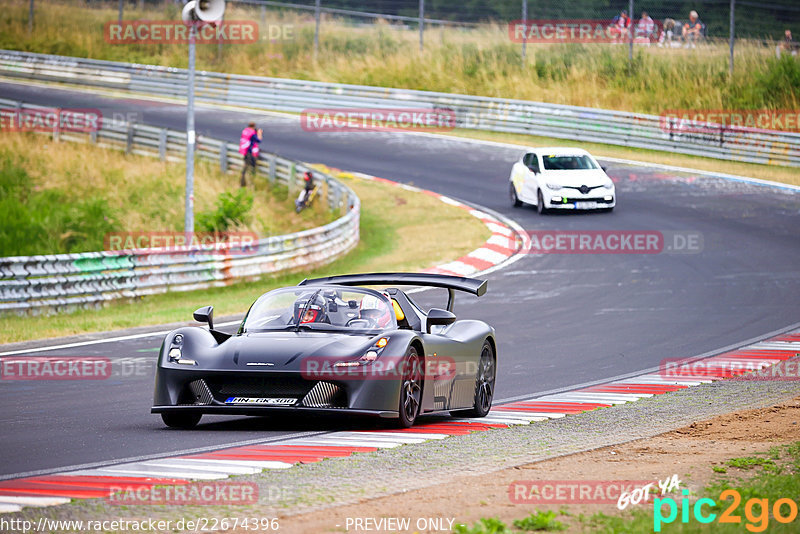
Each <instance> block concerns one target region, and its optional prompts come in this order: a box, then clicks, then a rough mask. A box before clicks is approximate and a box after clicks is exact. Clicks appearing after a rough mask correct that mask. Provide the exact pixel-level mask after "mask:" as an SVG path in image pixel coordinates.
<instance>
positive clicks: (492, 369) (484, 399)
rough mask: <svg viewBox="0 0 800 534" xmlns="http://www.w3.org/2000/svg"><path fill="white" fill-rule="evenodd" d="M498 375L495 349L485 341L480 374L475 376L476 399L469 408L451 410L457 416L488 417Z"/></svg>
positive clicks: (479, 368) (451, 413)
mask: <svg viewBox="0 0 800 534" xmlns="http://www.w3.org/2000/svg"><path fill="white" fill-rule="evenodd" d="M496 377H497V361H496V359H495V357H494V350H492V345H491V344H490V343H489V342H488V341H484V342H483V348H482V349H481V357H480V360H478V374H477V375H476V376H475V400H474V405H473V406H472V408H471V409H469V410H459V411H455V412H450V415H454V416H456V417H486V414H488V413H489V410H491V409H492V400H493V399H494V381H495V378H496Z"/></svg>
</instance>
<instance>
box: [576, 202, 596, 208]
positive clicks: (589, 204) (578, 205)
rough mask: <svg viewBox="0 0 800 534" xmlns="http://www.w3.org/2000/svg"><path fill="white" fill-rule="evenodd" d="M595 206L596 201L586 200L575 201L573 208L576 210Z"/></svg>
mask: <svg viewBox="0 0 800 534" xmlns="http://www.w3.org/2000/svg"><path fill="white" fill-rule="evenodd" d="M595 208H597V202H595V201H586V202H576V203H575V209H576V210H593V209H595Z"/></svg>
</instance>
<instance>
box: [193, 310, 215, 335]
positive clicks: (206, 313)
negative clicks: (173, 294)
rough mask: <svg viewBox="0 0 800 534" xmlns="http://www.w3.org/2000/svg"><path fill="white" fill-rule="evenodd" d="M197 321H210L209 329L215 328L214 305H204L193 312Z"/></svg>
mask: <svg viewBox="0 0 800 534" xmlns="http://www.w3.org/2000/svg"><path fill="white" fill-rule="evenodd" d="M192 317H194V320H195V321H198V322H200V323H208V329H209V330H214V306H203V307H202V308H199V309H198V310H197V311H195V312H194V313H193V314H192Z"/></svg>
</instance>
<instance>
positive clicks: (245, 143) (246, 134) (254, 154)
mask: <svg viewBox="0 0 800 534" xmlns="http://www.w3.org/2000/svg"><path fill="white" fill-rule="evenodd" d="M262 134H263V130H262V129H261V128H259V129H258V130H256V123H255V122H251V123H250V124H248V125H247V128H245V129H244V130H242V137H241V138H240V139H239V154H241V155H242V156H244V167H242V178H241V180H239V185H241V186H242V187H245V186H246V185H247V181H246V180H245V174H247V169H248V167H252V168H253V175H254V176H255V174H256V162H257V161H258V152H259V150H260V148H259V145H260V144H261V135H262Z"/></svg>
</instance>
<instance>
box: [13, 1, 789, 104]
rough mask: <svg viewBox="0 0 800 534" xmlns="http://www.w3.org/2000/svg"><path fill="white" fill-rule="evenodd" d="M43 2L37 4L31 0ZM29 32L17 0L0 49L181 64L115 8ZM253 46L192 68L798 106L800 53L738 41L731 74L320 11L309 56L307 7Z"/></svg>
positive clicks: (500, 29)
mask: <svg viewBox="0 0 800 534" xmlns="http://www.w3.org/2000/svg"><path fill="white" fill-rule="evenodd" d="M37 5H39V6H42V4H37ZM46 5H47V7H46V9H45V8H44V7H40V8H39V9H37V13H36V31H35V32H33V34H32V35H28V33H27V2H22V1H21V0H14V1H13V2H12V3H10V4H7V6H6V9H5V10H4V11H3V12H2V14H0V47H3V48H13V49H21V50H28V51H35V52H46V53H53V54H64V55H73V56H79V57H91V58H98V59H109V60H119V61H134V62H143V63H157V64H162V65H170V66H176V67H185V66H186V63H187V54H186V46H185V45H168V44H139V45H113V44H108V43H106V42H105V41H104V37H103V25H104V23H105V22H107V21H113V20H116V17H117V11H116V9H115V8H113V7H101V8H92V9H90V8H87V7H75V6H74V5H70V6H67V5H62V4H53V3H51V2H48V3H47V4H46ZM266 13H267V16H266V20H265V22H266V26H263V25H262V28H261V40H260V41H259V42H258V43H255V44H247V45H233V44H231V45H225V46H223V48H222V51H221V53H220V51H219V49H218V47H217V45H214V44H212V45H209V44H206V45H199V46H198V67H199V68H202V69H208V70H217V71H225V72H235V73H241V74H255V75H265V76H278V77H288V78H300V79H314V80H323V81H332V82H343V83H355V84H366V85H379V86H390V87H404V88H412V89H423V90H432V91H443V92H456V93H467V94H478V95H486V96H496V97H503V98H520V99H526V100H538V101H547V102H554V103H561V104H574V105H581V106H591V107H602V108H609V109H621V110H631V111H640V112H648V113H655V114H657V113H659V112H661V111H663V110H664V109H676V108H703V109H720V108H723V109H761V108H771V109H796V108H798V107H800V106H798V105H799V104H800V61H798V60H797V59H793V58H791V57H786V55H784V57H783V58H782V59H780V60H778V59H777V58H775V56H774V50H773V48H771V47H769V46H762V45H761V44H755V43H752V42H745V41H740V42H738V43H737V52H736V70H735V73H734V76H733V78H732V79H729V76H728V59H727V58H728V50H727V46H725V45H724V44H709V45H704V46H699V47H698V48H696V49H691V50H684V49H661V48H657V47H649V48H644V47H639V48H637V50H636V52H635V57H634V61H633V64H632V65H631V64H629V62H628V59H627V47H625V46H619V45H580V44H572V45H528V58H527V61H526V63H525V65H524V66H523V64H522V59H521V55H520V45H518V44H514V43H511V42H510V41H509V39H508V37H507V31H506V27H505V26H504V25H502V24H495V25H484V26H481V27H479V28H476V29H468V30H464V29H453V28H447V29H441V28H436V29H431V30H428V31H426V34H425V51H424V52H423V53H420V52H419V50H418V41H417V39H418V36H417V34H416V32H412V31H404V30H398V29H396V28H395V27H393V26H391V25H390V24H387V23H385V22H378V23H377V24H374V25H370V26H365V27H364V26H358V27H355V26H351V25H348V24H346V23H345V22H344V21H341V20H337V19H335V18H331V17H325V18H324V20H323V23H322V31H321V37H320V43H321V44H320V51H319V55H318V58H317V60H316V61H314V59H313V54H312V47H313V32H314V26H313V19H312V17H311V16H310V15H308V14H302V15H299V14H293V13H289V12H279V11H272V10H270V11H267V12H266ZM177 17H178V10H177V7H176V6H175V5H174V4H172V3H169V4H166V6H165V7H159V8H156V7H153V8H148V9H146V10H143V11H140V10H130V9H129V10H127V11H126V12H125V18H126V19H171V20H175V19H177ZM226 18H227V19H228V20H255V21H260V20H261V15H260V11H258V10H256V9H250V8H247V7H242V6H238V5H232V4H228V10H227V12H226ZM270 27H271V28H273V29H275V28H278V27H280V28H284V27H289V28H290V29H291V34H290V35H289V37H290V38H288V39H278V40H275V41H270V40H269V39H268V37H269V29H270Z"/></svg>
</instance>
